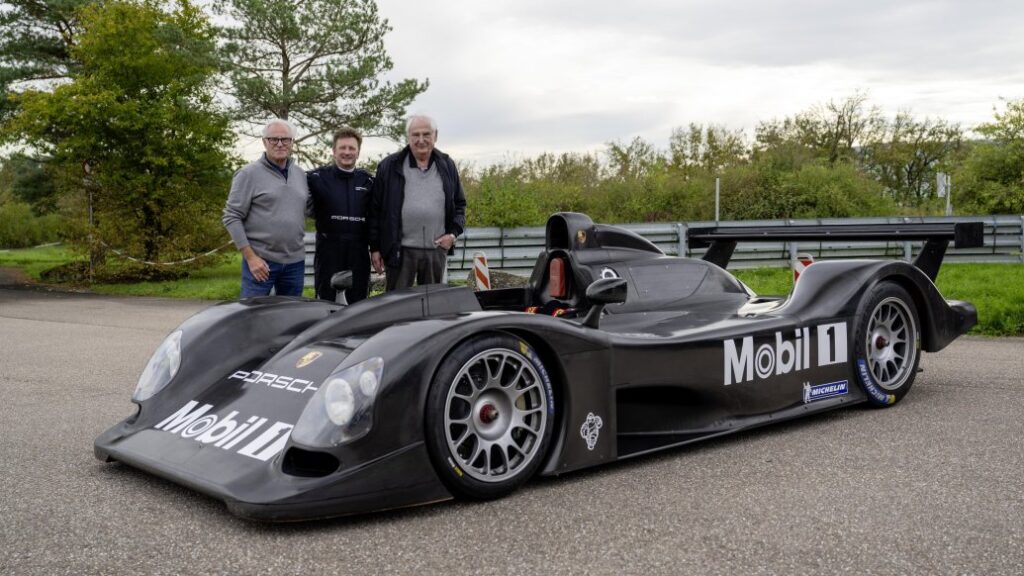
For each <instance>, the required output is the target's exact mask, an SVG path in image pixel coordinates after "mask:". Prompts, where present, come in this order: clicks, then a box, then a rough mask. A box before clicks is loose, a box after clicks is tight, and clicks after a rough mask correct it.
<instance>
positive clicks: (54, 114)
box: [11, 0, 233, 261]
mask: <svg viewBox="0 0 1024 576" xmlns="http://www.w3.org/2000/svg"><path fill="white" fill-rule="evenodd" d="M79 14H80V17H81V27H82V32H81V34H80V35H79V37H78V41H77V43H76V45H75V46H74V47H73V48H72V57H73V58H74V59H75V60H77V61H78V62H80V63H81V70H80V72H79V73H78V74H77V75H76V77H75V78H74V79H73V80H72V81H71V82H70V83H68V84H64V85H61V86H58V87H57V88H55V89H54V90H53V92H41V91H32V90H29V91H26V92H25V93H24V94H23V95H21V96H20V97H19V98H18V103H19V105H20V112H19V114H18V115H17V116H16V117H15V118H14V120H13V121H12V124H11V126H12V128H13V133H14V134H17V135H20V136H22V137H23V138H24V139H25V141H26V142H27V143H28V144H29V145H31V146H34V147H36V148H37V149H38V150H40V151H41V152H42V153H44V154H46V155H48V156H50V157H51V158H52V159H53V165H54V166H55V171H56V172H57V173H58V174H59V175H60V179H59V182H60V184H61V185H62V187H63V189H64V190H65V191H67V192H68V193H71V194H74V195H75V196H76V197H77V198H79V199H81V198H84V197H85V196H86V195H90V196H91V203H92V207H93V211H94V213H95V225H94V227H93V228H92V229H91V230H86V231H85V232H84V233H87V234H88V235H89V236H91V238H92V240H93V241H94V242H96V243H102V244H105V245H107V246H109V247H112V248H115V249H119V250H122V251H124V252H126V253H127V254H130V255H132V256H135V257H138V258H143V259H145V260H151V261H160V260H164V261H166V260H171V259H177V258H180V257H182V256H186V255H191V254H194V253H195V252H196V251H199V250H204V249H208V248H210V247H211V246H213V245H215V244H217V243H219V242H220V241H222V239H223V230H222V229H221V227H220V226H219V223H218V218H217V215H218V212H219V210H218V208H219V206H220V205H221V203H222V202H223V198H224V191H225V190H226V189H227V182H228V180H229V178H230V173H229V172H228V167H229V166H230V164H231V159H230V157H229V156H228V154H227V152H226V150H227V149H228V147H229V146H230V145H231V143H232V142H233V135H232V134H231V132H230V130H229V121H228V118H227V116H226V115H224V114H222V113H219V112H218V111H217V109H216V106H215V103H214V97H213V85H212V78H213V75H214V74H215V72H216V61H215V58H214V57H213V54H214V42H215V30H214V29H213V28H212V27H211V26H210V25H209V23H208V22H207V20H206V17H205V16H204V15H203V14H202V12H201V11H199V10H198V9H197V8H196V7H195V6H193V5H192V4H191V3H189V2H188V1H187V0H178V1H177V2H175V3H174V4H173V8H172V9H171V10H169V11H167V10H164V9H162V5H161V4H160V3H158V2H156V1H155V0H138V1H112V2H104V3H102V4H96V5H92V6H88V7H86V8H84V9H83V10H82V11H81V12H80V13H79ZM83 167H85V168H86V172H87V175H83ZM79 204H81V202H79ZM72 239H73V240H74V238H72ZM77 240H78V241H79V242H81V243H87V242H88V241H89V240H88V238H85V237H81V236H80V237H78V238H77ZM90 247H91V248H95V247H96V246H95V244H92V245H91V246H90Z"/></svg>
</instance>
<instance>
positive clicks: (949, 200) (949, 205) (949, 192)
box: [944, 174, 953, 216]
mask: <svg viewBox="0 0 1024 576" xmlns="http://www.w3.org/2000/svg"><path fill="white" fill-rule="evenodd" d="M944 176H945V177H946V216H952V215H953V186H952V183H951V182H950V178H949V174H945V175H944Z"/></svg>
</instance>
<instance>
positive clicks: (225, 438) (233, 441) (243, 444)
mask: <svg viewBox="0 0 1024 576" xmlns="http://www.w3.org/2000/svg"><path fill="white" fill-rule="evenodd" d="M211 408H213V405H212V404H203V405H202V406H199V403H198V402H196V401H195V400H191V401H189V402H188V403H187V404H185V405H184V406H182V407H181V408H180V409H179V410H178V411H177V412H175V413H174V414H171V415H170V416H168V417H167V418H165V419H164V420H162V421H161V422H160V423H159V424H157V425H156V426H154V427H153V428H156V429H157V430H160V431H163V432H168V433H170V434H175V435H178V436H181V437H182V438H188V439H191V440H195V441H196V442H200V443H202V444H206V445H211V446H216V447H217V448H220V449H221V450H227V451H229V452H236V453H238V454H241V455H242V456H248V457H249V458H255V459H257V460H263V461H264V462H266V461H267V460H270V459H271V458H272V457H273V456H274V455H275V454H277V453H278V452H280V451H281V450H283V449H284V445H285V444H286V443H287V442H288V436H289V435H290V434H291V431H292V428H294V427H295V425H294V424H288V423H286V422H274V423H273V424H270V425H268V424H267V423H268V422H270V420H269V419H267V418H263V417H261V416H250V417H249V418H244V419H240V418H237V416H238V412H237V411H235V410H232V411H231V412H229V413H228V414H227V415H226V416H218V415H216V414H207V412H209V411H210V409H211ZM257 432H259V433H258V434H257Z"/></svg>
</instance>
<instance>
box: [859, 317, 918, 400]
mask: <svg viewBox="0 0 1024 576" xmlns="http://www.w3.org/2000/svg"><path fill="white" fill-rule="evenodd" d="M916 335H917V326H915V325H914V319H913V317H912V316H911V315H910V310H909V309H908V308H907V305H906V303H905V302H903V301H902V300H900V299H899V298H894V297H889V298H886V299H885V300H882V301H881V302H879V303H878V306H876V307H875V311H874V312H873V313H872V314H871V319H870V320H869V321H868V330H867V342H865V343H864V344H865V349H866V350H867V352H868V358H867V360H868V369H869V370H870V371H871V375H872V376H873V377H874V379H875V383H876V384H878V385H879V386H881V387H882V388H884V389H886V390H895V389H897V388H899V387H900V384H902V383H903V380H904V379H905V378H906V377H907V373H908V372H909V371H910V369H911V367H912V366H913V364H914V360H915V359H916V356H917V346H916V342H915V340H916Z"/></svg>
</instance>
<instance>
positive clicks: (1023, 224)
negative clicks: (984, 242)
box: [992, 214, 1024, 263]
mask: <svg viewBox="0 0 1024 576" xmlns="http://www.w3.org/2000/svg"><path fill="white" fill-rule="evenodd" d="M992 242H993V244H994V243H995V234H993V235H992ZM1020 261H1021V262H1022V263H1024V214H1022V215H1021V217H1020Z"/></svg>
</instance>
